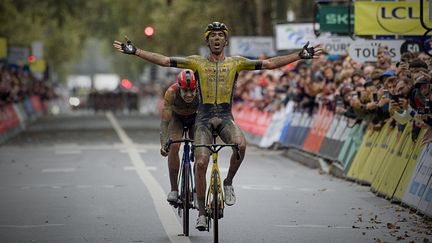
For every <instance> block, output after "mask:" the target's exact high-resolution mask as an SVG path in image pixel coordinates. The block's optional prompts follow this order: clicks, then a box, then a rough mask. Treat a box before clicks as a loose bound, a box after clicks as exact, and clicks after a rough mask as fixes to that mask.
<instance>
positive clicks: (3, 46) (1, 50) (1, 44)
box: [0, 37, 7, 59]
mask: <svg viewBox="0 0 432 243" xmlns="http://www.w3.org/2000/svg"><path fill="white" fill-rule="evenodd" d="M3 58H7V40H6V38H4V37H0V59H3Z"/></svg>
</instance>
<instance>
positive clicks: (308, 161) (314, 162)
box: [281, 147, 346, 179]
mask: <svg viewBox="0 0 432 243" xmlns="http://www.w3.org/2000/svg"><path fill="white" fill-rule="evenodd" d="M281 149H283V150H285V151H284V152H283V153H282V155H283V156H285V157H287V158H289V159H291V160H294V161H296V162H298V163H300V164H303V165H305V166H307V167H309V168H312V169H319V170H321V171H322V172H324V173H327V174H330V175H332V176H334V177H337V178H342V179H345V178H346V177H345V175H344V169H343V167H342V165H340V164H339V162H338V161H334V160H328V159H325V158H321V157H319V156H316V155H313V154H311V153H308V152H306V151H303V150H301V149H298V148H295V147H282V148H281Z"/></svg>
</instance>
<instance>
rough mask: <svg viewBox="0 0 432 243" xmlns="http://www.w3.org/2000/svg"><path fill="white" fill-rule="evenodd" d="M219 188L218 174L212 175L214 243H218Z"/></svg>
mask: <svg viewBox="0 0 432 243" xmlns="http://www.w3.org/2000/svg"><path fill="white" fill-rule="evenodd" d="M218 194H219V187H218V174H217V173H216V172H215V173H213V212H212V213H213V238H214V242H219V224H218V220H219V202H218V198H219V197H218V196H219V195H218Z"/></svg>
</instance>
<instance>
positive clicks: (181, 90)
mask: <svg viewBox="0 0 432 243" xmlns="http://www.w3.org/2000/svg"><path fill="white" fill-rule="evenodd" d="M196 87H197V81H196V79H195V75H194V73H193V72H192V71H191V70H183V71H182V72H180V73H179V74H178V76H177V83H174V84H172V85H171V86H170V87H169V88H168V89H167V90H166V91H165V95H164V103H163V107H162V116H161V124H160V144H161V149H160V153H161V155H162V156H164V157H165V156H168V173H169V179H170V184H171V191H170V192H169V193H168V196H167V201H168V202H169V203H170V204H176V203H177V200H178V184H177V177H178V173H179V168H180V158H179V155H178V152H179V149H180V144H178V143H174V144H172V145H171V146H170V150H169V151H165V144H166V143H167V141H168V139H172V140H174V141H175V140H180V139H182V136H183V127H187V128H188V130H189V137H190V138H193V132H194V124H195V117H196V112H197V110H198V103H199V98H198V95H196Z"/></svg>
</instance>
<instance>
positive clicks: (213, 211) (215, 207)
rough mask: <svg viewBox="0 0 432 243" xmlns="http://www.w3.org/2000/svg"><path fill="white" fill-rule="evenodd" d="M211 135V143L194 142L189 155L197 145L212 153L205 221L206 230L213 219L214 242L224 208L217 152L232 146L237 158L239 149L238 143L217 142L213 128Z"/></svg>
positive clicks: (217, 234)
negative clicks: (206, 224)
mask: <svg viewBox="0 0 432 243" xmlns="http://www.w3.org/2000/svg"><path fill="white" fill-rule="evenodd" d="M212 136H213V143H212V144H195V145H192V154H191V157H192V158H193V155H194V149H195V148H199V147H205V148H207V149H208V150H210V152H211V154H212V160H213V165H212V169H211V173H210V184H209V187H208V189H207V195H206V217H207V223H208V228H207V231H210V223H211V220H212V219H213V225H214V229H213V239H214V242H218V241H219V239H218V238H219V232H218V231H219V223H218V220H219V219H221V218H222V217H223V210H224V208H225V207H224V202H225V201H224V194H223V188H222V180H221V177H220V171H219V166H218V163H217V160H218V152H219V151H220V150H221V149H222V148H223V147H232V148H234V150H235V152H236V157H237V159H240V150H239V146H238V144H217V143H216V138H217V136H218V135H217V133H216V132H215V131H214V130H213V131H212Z"/></svg>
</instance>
